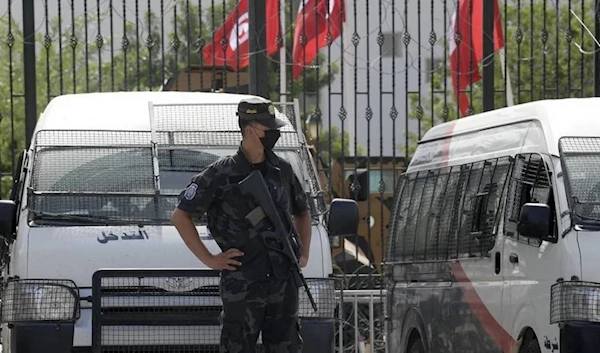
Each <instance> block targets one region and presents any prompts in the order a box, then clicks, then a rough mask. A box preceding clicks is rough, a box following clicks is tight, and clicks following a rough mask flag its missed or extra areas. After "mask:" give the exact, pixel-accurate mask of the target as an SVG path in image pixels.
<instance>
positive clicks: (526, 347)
mask: <svg viewBox="0 0 600 353" xmlns="http://www.w3.org/2000/svg"><path fill="white" fill-rule="evenodd" d="M519 353H542V350H541V349H540V345H539V344H538V341H537V338H536V337H535V336H534V335H533V334H531V335H527V336H526V339H525V343H523V345H522V346H521V349H519Z"/></svg>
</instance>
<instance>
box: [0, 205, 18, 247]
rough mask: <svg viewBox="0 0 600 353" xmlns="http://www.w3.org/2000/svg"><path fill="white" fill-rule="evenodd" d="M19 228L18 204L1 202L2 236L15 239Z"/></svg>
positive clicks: (0, 229)
mask: <svg viewBox="0 0 600 353" xmlns="http://www.w3.org/2000/svg"><path fill="white" fill-rule="evenodd" d="M16 227H17V204H16V203H15V202H14V201H12V200H0V236H3V237H6V238H13V237H14V234H15V232H16Z"/></svg>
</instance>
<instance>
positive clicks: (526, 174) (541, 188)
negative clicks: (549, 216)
mask: <svg viewBox="0 0 600 353" xmlns="http://www.w3.org/2000/svg"><path fill="white" fill-rule="evenodd" d="M553 200H554V198H553V194H552V182H551V179H550V176H549V173H548V168H547V166H546V162H545V161H544V159H543V157H542V156H541V155H540V154H524V155H517V157H516V160H515V164H514V167H513V170H512V172H511V178H510V184H509V188H508V198H507V203H506V212H505V214H504V217H505V218H504V233H505V235H506V236H508V237H512V238H514V239H516V240H517V241H519V242H522V243H525V244H529V245H532V246H539V245H540V244H541V240H540V239H532V238H528V237H525V236H523V235H521V234H519V232H518V231H517V226H518V224H519V216H520V214H521V208H522V207H523V205H524V204H526V203H543V204H548V205H549V206H550V208H551V210H552V213H553V214H554V210H555V206H554V201H553ZM554 218H556V217H554ZM553 229H554V227H552V230H551V231H552V232H554V230H553Z"/></svg>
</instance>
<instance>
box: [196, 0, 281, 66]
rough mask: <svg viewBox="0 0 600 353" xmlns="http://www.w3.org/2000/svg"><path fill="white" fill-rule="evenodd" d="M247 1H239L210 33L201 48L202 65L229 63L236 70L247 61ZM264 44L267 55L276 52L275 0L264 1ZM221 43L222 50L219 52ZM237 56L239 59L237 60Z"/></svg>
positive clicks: (276, 18) (277, 1)
mask: <svg viewBox="0 0 600 353" xmlns="http://www.w3.org/2000/svg"><path fill="white" fill-rule="evenodd" d="M248 1H249V0H241V1H240V2H238V4H237V6H236V7H235V8H234V9H233V11H231V13H230V14H229V16H227V18H226V19H225V22H224V23H223V25H221V27H219V29H217V30H216V31H215V33H214V34H213V40H212V42H211V43H208V44H207V45H206V46H204V48H203V49H202V56H203V57H204V65H206V66H229V67H230V68H233V69H236V70H239V69H241V68H244V67H246V66H248V65H249V64H250V53H249V50H250V41H249V38H250V37H249V34H250V31H249V29H250V25H249V21H248V20H249V17H248ZM266 1H267V3H266V8H267V11H266V12H267V13H266V19H267V23H266V25H265V30H266V44H267V48H266V49H267V50H266V54H267V56H269V55H273V54H274V53H276V52H277V51H278V50H279V48H280V45H278V44H277V37H278V36H279V35H280V33H281V28H280V27H281V26H280V22H279V21H280V18H279V0H266ZM223 45H224V46H225V51H223ZM238 58H239V61H238Z"/></svg>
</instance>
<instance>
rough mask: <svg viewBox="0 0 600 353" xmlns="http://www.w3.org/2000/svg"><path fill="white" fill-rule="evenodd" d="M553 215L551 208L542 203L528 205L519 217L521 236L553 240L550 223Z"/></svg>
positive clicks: (525, 205)
mask: <svg viewBox="0 0 600 353" xmlns="http://www.w3.org/2000/svg"><path fill="white" fill-rule="evenodd" d="M551 219H552V213H551V210H550V206H548V205H545V204H541V203H526V204H524V205H523V207H522V208H521V214H520V216H519V225H518V228H517V230H518V232H519V234H521V235H523V236H526V237H529V238H535V239H540V240H550V241H551V240H552V239H551V238H550V236H549V234H550V222H551Z"/></svg>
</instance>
